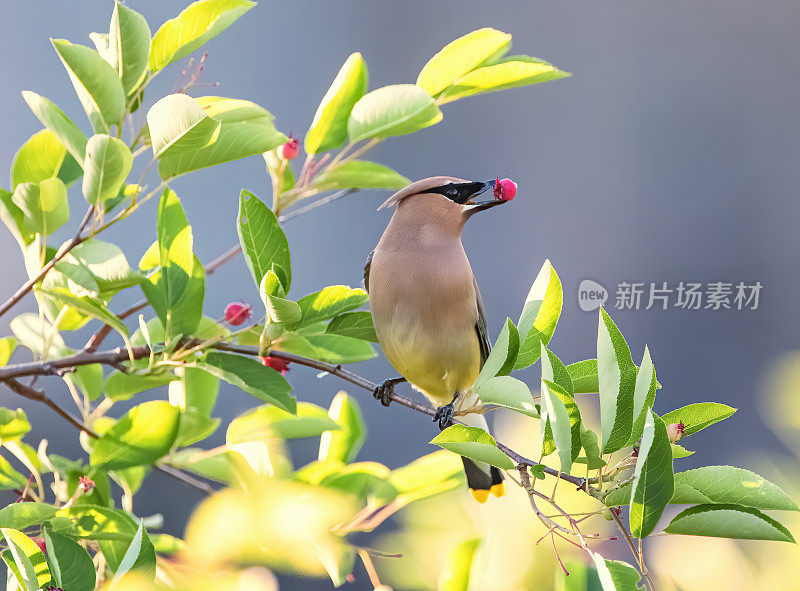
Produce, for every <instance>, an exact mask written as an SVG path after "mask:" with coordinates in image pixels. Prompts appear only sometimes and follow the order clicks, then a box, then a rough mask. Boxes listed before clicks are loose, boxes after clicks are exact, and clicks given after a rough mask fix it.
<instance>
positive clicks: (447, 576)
mask: <svg viewBox="0 0 800 591" xmlns="http://www.w3.org/2000/svg"><path fill="white" fill-rule="evenodd" d="M480 544H481V539H480V538H473V539H470V540H464V541H463V542H460V543H459V544H458V545H457V546H456V547H455V548H454V549H453V550H452V551H451V552H450V553H449V554H448V555H447V563H446V564H445V567H444V570H442V573H441V575H439V586H438V587H437V589H438V590H439V591H467V590H468V589H469V579H470V577H469V572H470V570H471V569H472V562H473V559H474V558H475V552H477V550H478V546H480Z"/></svg>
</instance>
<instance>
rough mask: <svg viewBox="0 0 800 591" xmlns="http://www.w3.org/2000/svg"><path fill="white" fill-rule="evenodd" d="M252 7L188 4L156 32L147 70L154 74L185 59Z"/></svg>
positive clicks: (233, 1) (237, 1)
mask: <svg viewBox="0 0 800 591" xmlns="http://www.w3.org/2000/svg"><path fill="white" fill-rule="evenodd" d="M255 5H256V3H255V2H250V1H249V0H204V1H201V2H194V3H192V4H190V5H189V6H188V7H187V8H185V9H184V10H183V11H182V12H181V13H180V14H179V15H178V16H176V17H175V18H173V19H170V20H168V21H167V22H165V23H164V24H163V25H161V27H160V28H159V29H158V31H156V34H155V35H154V36H153V41H152V43H151V44H150V59H149V63H150V70H151V71H152V72H153V73H155V72H157V71H158V70H160V69H161V68H163V67H165V66H167V65H169V64H171V63H172V62H176V61H178V60H179V59H181V58H183V57H186V56H187V55H189V54H190V53H192V52H193V51H194V50H195V49H198V48H199V47H201V46H203V45H205V44H206V43H207V42H208V41H210V40H211V39H213V38H214V37H216V36H217V35H219V34H220V33H221V32H222V31H224V30H225V29H227V28H228V27H229V26H231V25H232V24H233V22H234V21H236V20H237V19H238V18H239V17H240V16H242V15H243V14H244V13H245V12H247V11H248V10H250V9H251V8H252V7H253V6H255Z"/></svg>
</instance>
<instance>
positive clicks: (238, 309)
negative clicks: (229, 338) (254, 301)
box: [225, 302, 251, 326]
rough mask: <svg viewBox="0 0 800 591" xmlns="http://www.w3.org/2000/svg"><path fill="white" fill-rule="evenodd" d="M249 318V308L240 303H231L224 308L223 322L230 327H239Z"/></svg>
mask: <svg viewBox="0 0 800 591" xmlns="http://www.w3.org/2000/svg"><path fill="white" fill-rule="evenodd" d="M250 316H251V313H250V306H248V305H247V304H242V303H240V302H232V303H230V304H228V305H227V306H225V320H226V321H227V322H228V324H230V325H231V326H239V325H240V324H242V323H243V322H246V321H247V320H248V319H249V318H250Z"/></svg>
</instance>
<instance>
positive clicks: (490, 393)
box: [475, 376, 539, 418]
mask: <svg viewBox="0 0 800 591" xmlns="http://www.w3.org/2000/svg"><path fill="white" fill-rule="evenodd" d="M475 395H476V396H477V397H478V399H479V400H480V401H481V402H482V403H483V404H496V405H497V406H503V407H505V408H510V409H511V410H515V411H517V412H519V413H522V414H524V415H528V416H529V417H534V418H538V417H539V412H538V411H537V410H536V405H535V404H534V402H533V396H531V390H530V388H528V385H527V384H526V383H525V382H522V381H520V380H518V379H517V378H512V377H511V376H497V377H494V378H489V379H488V380H486V381H485V382H483V383H482V384H481V385H480V386H479V387H478V388H477V389H476V390H475Z"/></svg>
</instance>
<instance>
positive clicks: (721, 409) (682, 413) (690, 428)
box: [661, 402, 736, 437]
mask: <svg viewBox="0 0 800 591" xmlns="http://www.w3.org/2000/svg"><path fill="white" fill-rule="evenodd" d="M735 412H736V409H735V408H733V407H732V406H728V405H727V404H720V403H719V402H696V403H694V404H688V405H686V406H683V407H681V408H678V409H676V410H672V411H670V412H668V413H667V414H665V415H664V416H663V417H661V418H662V419H664V423H665V424H667V425H669V424H670V423H683V436H684V437H688V436H689V435H694V434H695V433H697V432H698V431H702V430H703V429H705V428H706V427H710V426H711V425H713V424H714V423H718V422H719V421H724V420H725V419H727V418H728V417H729V416H731V415H732V414H733V413H735Z"/></svg>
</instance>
